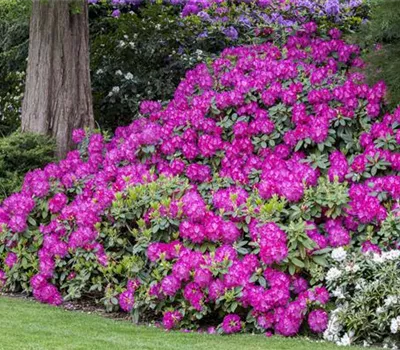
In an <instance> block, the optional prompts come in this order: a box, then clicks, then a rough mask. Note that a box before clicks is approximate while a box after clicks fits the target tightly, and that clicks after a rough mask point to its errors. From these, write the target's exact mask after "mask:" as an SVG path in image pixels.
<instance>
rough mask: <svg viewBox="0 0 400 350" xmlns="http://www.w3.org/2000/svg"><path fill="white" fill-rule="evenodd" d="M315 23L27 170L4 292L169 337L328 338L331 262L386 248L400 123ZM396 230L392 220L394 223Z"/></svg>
mask: <svg viewBox="0 0 400 350" xmlns="http://www.w3.org/2000/svg"><path fill="white" fill-rule="evenodd" d="M363 65H364V64H363V61H362V60H361V59H360V57H359V48H358V47H357V46H354V45H349V44H347V43H346V42H345V41H343V40H342V39H341V33H340V31H338V30H337V29H332V30H330V32H329V37H320V36H318V34H317V26H316V25H315V24H314V23H307V24H305V25H304V26H303V27H302V29H301V30H299V31H298V32H296V33H294V34H293V35H290V36H288V38H287V40H286V41H285V42H284V43H283V45H281V46H276V45H275V44H274V43H273V42H268V43H265V44H262V45H260V46H251V47H236V48H229V49H226V50H225V51H224V52H223V53H222V55H221V56H220V57H219V58H218V59H216V60H214V61H212V62H210V63H209V64H200V65H198V66H197V67H196V68H195V69H193V70H191V71H189V72H187V74H186V78H185V79H184V80H183V81H182V82H181V84H180V85H179V86H178V88H177V89H176V92H175V95H174V98H173V100H172V101H170V102H169V103H168V104H165V105H161V104H160V103H159V102H152V101H145V102H143V103H142V105H141V114H142V117H141V118H140V119H138V120H136V121H134V122H133V123H132V124H131V125H129V126H128V127H123V128H119V129H117V130H116V132H115V136H114V137H113V138H112V139H109V140H108V139H105V137H103V136H102V135H100V134H93V135H86V134H85V132H84V131H83V130H78V131H75V132H74V138H75V140H76V142H77V143H78V144H79V148H78V150H75V151H72V152H70V153H69V155H68V156H67V158H66V159H64V160H61V161H60V162H59V163H57V164H49V165H48V166H46V167H45V168H44V169H43V170H36V171H33V172H31V173H29V174H27V176H26V178H25V182H24V185H23V189H22V190H21V192H20V193H16V194H14V195H12V196H11V197H9V198H7V199H6V200H5V201H4V202H3V203H2V206H1V208H0V223H1V231H0V268H1V270H0V283H1V285H2V286H3V289H4V290H5V291H18V292H25V293H32V294H33V296H34V297H35V298H36V299H37V300H39V301H41V302H44V303H49V304H54V305H60V304H62V303H63V302H65V301H69V300H74V299H81V298H93V299H94V300H96V301H98V302H103V303H104V304H105V306H106V307H107V309H109V310H110V309H113V308H119V307H120V308H121V309H122V310H125V311H127V312H132V314H133V316H134V318H135V319H136V320H138V319H140V318H142V317H147V316H148V315H151V316H152V317H155V318H156V319H159V320H162V323H163V325H164V327H165V328H166V329H173V328H184V329H199V328H200V329H205V328H207V327H210V328H209V332H215V331H216V332H224V333H236V332H240V331H242V330H244V329H247V330H252V331H258V332H265V333H266V334H273V333H275V334H281V335H284V336H292V335H295V334H297V333H299V332H301V331H305V332H307V331H312V332H315V333H321V332H324V331H325V329H326V327H327V324H328V314H327V311H326V310H327V303H328V302H329V293H328V291H327V289H326V288H325V284H326V282H325V277H326V271H327V269H328V268H329V265H330V254H329V253H330V250H331V249H333V248H338V247H348V248H350V249H352V250H354V251H362V252H364V253H367V252H374V253H376V254H379V253H380V252H381V250H385V251H386V250H390V249H391V248H394V247H396V245H397V243H398V242H396V240H394V239H393V240H392V239H391V238H390V237H387V236H386V235H379V234H378V233H379V232H381V231H380V230H381V228H382V226H383V225H388V217H389V218H392V219H393V218H394V217H395V215H394V214H393V213H396V212H397V211H396V208H397V206H398V204H397V201H398V199H399V198H400V177H399V176H398V175H397V173H398V171H399V170H400V153H399V149H400V145H399V144H400V134H399V133H398V125H399V121H400V109H399V110H397V111H395V112H394V113H393V114H389V113H387V114H385V113H384V96H385V85H384V84H383V83H379V84H377V85H376V86H368V85H367V84H366V83H365V81H364V76H363V75H362V73H360V72H359V69H360V68H362V67H363ZM393 220H394V219H393Z"/></svg>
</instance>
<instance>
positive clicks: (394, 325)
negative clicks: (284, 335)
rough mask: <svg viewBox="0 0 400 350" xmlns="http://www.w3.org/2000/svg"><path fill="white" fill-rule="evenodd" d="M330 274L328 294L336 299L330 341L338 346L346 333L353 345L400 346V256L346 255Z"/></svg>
mask: <svg viewBox="0 0 400 350" xmlns="http://www.w3.org/2000/svg"><path fill="white" fill-rule="evenodd" d="M337 260H339V261H335V262H334V264H333V267H332V268H331V270H329V271H328V273H327V278H326V279H327V285H328V288H329V290H330V291H331V292H332V293H333V295H334V296H335V297H336V298H337V300H338V302H337V303H336V305H338V307H337V309H336V310H334V312H333V313H332V316H331V320H330V326H329V327H328V331H327V333H326V334H325V336H326V337H327V339H328V340H333V341H336V342H338V341H339V340H340V338H341V337H342V336H343V335H344V334H346V333H347V335H348V336H349V338H350V339H351V341H352V342H356V341H364V345H368V344H369V345H371V344H377V343H379V344H382V343H384V344H386V345H385V347H392V346H393V345H398V344H399V340H400V338H399V334H400V333H399V331H400V318H398V315H399V314H400V298H399V292H398V291H399V288H400V270H399V262H400V252H399V251H398V250H393V251H391V252H388V253H382V255H375V256H374V257H373V258H371V256H370V255H369V254H367V255H365V254H361V253H352V254H347V256H346V253H345V254H344V255H343V256H342V258H340V259H337Z"/></svg>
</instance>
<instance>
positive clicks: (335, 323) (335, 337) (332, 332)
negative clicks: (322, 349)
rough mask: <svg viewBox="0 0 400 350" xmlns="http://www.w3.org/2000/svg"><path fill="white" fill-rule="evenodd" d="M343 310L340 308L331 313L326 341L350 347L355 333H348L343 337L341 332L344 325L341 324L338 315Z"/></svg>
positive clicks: (325, 335) (325, 334)
mask: <svg viewBox="0 0 400 350" xmlns="http://www.w3.org/2000/svg"><path fill="white" fill-rule="evenodd" d="M341 310H342V309H341V308H340V307H338V308H337V309H335V310H334V311H332V312H331V314H330V317H329V321H328V327H327V328H326V330H325V332H324V339H325V340H328V341H330V342H334V343H336V345H339V346H350V345H351V343H352V340H353V336H354V332H348V333H345V334H343V335H342V336H341V334H340V333H341V331H342V330H343V327H342V325H341V324H340V322H339V318H338V313H339V312H340V311H341Z"/></svg>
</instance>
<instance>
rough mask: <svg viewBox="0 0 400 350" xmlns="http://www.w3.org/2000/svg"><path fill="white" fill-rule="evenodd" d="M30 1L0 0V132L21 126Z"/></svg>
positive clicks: (2, 133)
mask: <svg viewBox="0 0 400 350" xmlns="http://www.w3.org/2000/svg"><path fill="white" fill-rule="evenodd" d="M29 12H30V1H25V0H0V81H1V84H0V135H2V136H4V135H8V134H9V133H11V132H13V131H15V130H17V129H18V127H19V125H20V108H21V103H22V96H23V87H24V82H25V69H26V58H27V56H28V44H29V42H28V41H29Z"/></svg>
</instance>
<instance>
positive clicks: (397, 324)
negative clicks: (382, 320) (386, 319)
mask: <svg viewBox="0 0 400 350" xmlns="http://www.w3.org/2000/svg"><path fill="white" fill-rule="evenodd" d="M399 328H400V316H397V318H392V320H391V321H390V331H391V332H392V333H393V334H396V333H397V332H398V331H399Z"/></svg>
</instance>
